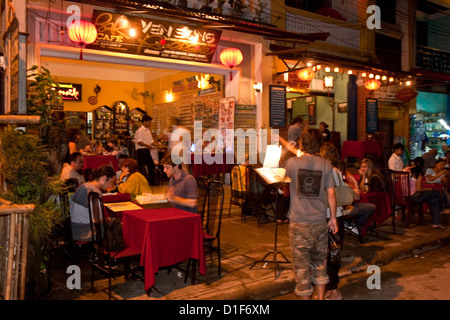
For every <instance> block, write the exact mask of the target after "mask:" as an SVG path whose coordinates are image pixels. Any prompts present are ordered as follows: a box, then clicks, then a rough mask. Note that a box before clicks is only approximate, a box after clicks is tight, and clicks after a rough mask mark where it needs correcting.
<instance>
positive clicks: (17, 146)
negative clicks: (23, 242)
mask: <svg viewBox="0 0 450 320" xmlns="http://www.w3.org/2000/svg"><path fill="white" fill-rule="evenodd" d="M0 139H1V145H2V153H1V154H0V164H1V167H2V173H3V176H4V178H5V182H6V184H7V191H6V193H5V194H2V197H3V198H5V199H8V200H10V201H12V202H14V203H17V204H34V205H35V206H36V208H35V210H34V211H33V213H32V214H31V215H30V237H31V238H32V239H34V240H38V239H42V238H46V237H48V236H49V235H50V234H51V232H52V231H53V229H54V226H55V225H56V224H58V223H60V222H62V220H63V219H64V218H65V217H64V216H63V212H64V211H63V206H62V204H61V203H59V201H58V199H57V198H55V196H54V195H57V194H60V193H62V191H63V188H64V185H63V183H62V182H61V181H59V179H57V178H56V177H50V176H49V172H48V165H47V152H46V149H45V148H44V147H43V146H42V145H41V144H40V139H39V138H38V137H36V136H33V135H29V134H22V133H20V132H18V131H16V130H15V129H14V127H7V128H5V129H3V131H2V132H1V134H0Z"/></svg>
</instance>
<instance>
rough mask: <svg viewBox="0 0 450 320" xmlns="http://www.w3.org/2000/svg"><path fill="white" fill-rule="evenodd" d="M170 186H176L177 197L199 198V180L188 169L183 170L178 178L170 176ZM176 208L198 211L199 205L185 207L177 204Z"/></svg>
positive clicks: (175, 194) (175, 193) (174, 193)
mask: <svg viewBox="0 0 450 320" xmlns="http://www.w3.org/2000/svg"><path fill="white" fill-rule="evenodd" d="M169 187H174V192H173V195H174V196H176V197H181V198H185V199H197V180H195V178H194V177H193V176H191V175H190V174H189V173H187V172H186V171H183V172H182V173H181V176H180V178H178V179H177V180H175V178H174V177H172V178H170V180H169ZM175 208H178V209H182V210H185V211H189V212H194V213H197V207H194V208H191V207H183V206H180V205H177V204H175Z"/></svg>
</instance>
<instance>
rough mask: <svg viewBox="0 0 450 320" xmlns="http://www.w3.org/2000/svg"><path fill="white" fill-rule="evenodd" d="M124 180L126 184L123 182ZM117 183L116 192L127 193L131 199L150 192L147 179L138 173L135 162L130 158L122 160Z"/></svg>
mask: <svg viewBox="0 0 450 320" xmlns="http://www.w3.org/2000/svg"><path fill="white" fill-rule="evenodd" d="M125 178H126V182H124V180H125ZM118 183H119V186H118V187H117V190H119V192H121V193H129V194H130V195H131V198H132V199H134V198H136V196H137V195H140V194H143V193H150V192H151V189H150V185H149V184H148V181H147V179H146V178H145V177H144V176H143V175H142V174H141V173H140V172H139V171H138V164H137V161H136V160H134V159H131V158H128V159H124V160H123V162H122V173H121V175H120V177H119V181H118Z"/></svg>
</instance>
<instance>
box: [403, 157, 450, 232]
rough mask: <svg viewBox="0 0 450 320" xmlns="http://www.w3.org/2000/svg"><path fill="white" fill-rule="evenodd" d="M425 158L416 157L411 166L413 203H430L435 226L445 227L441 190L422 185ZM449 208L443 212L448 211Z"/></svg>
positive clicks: (437, 227)
mask: <svg viewBox="0 0 450 320" xmlns="http://www.w3.org/2000/svg"><path fill="white" fill-rule="evenodd" d="M423 166H424V160H423V158H422V157H417V158H416V159H414V166H413V167H412V168H411V176H410V179H409V180H410V190H411V200H412V202H413V204H419V203H427V204H429V205H430V211H431V216H432V219H433V228H435V229H444V226H443V225H442V223H441V212H442V196H441V193H440V191H439V190H433V189H430V188H424V187H422V181H423V176H424V174H423ZM448 210H449V209H447V210H446V211H444V212H443V213H447V211H448Z"/></svg>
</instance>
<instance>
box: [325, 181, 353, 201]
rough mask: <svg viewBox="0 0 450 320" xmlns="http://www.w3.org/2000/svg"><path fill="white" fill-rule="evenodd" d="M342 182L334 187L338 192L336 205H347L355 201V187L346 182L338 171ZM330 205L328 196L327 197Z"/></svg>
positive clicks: (336, 192)
mask: <svg viewBox="0 0 450 320" xmlns="http://www.w3.org/2000/svg"><path fill="white" fill-rule="evenodd" d="M338 179H339V180H340V184H339V185H337V186H336V187H334V192H335V194H336V206H338V207H345V206H348V205H350V204H352V203H353V189H352V188H350V187H349V186H348V185H346V184H345V183H344V181H343V180H342V177H341V175H340V174H339V173H338ZM326 201H327V205H328V197H327V198H326Z"/></svg>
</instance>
